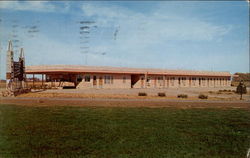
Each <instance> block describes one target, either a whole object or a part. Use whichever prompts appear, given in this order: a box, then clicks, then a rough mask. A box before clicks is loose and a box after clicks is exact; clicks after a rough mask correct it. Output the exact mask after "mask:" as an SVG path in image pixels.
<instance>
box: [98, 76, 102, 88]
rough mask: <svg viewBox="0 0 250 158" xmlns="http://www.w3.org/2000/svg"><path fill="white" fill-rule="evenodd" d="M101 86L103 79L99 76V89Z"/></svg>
mask: <svg viewBox="0 0 250 158" xmlns="http://www.w3.org/2000/svg"><path fill="white" fill-rule="evenodd" d="M102 84H103V79H102V77H101V76H100V77H99V87H100V88H102Z"/></svg>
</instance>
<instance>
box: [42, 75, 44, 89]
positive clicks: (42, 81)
mask: <svg viewBox="0 0 250 158" xmlns="http://www.w3.org/2000/svg"><path fill="white" fill-rule="evenodd" d="M43 80H44V79H43V74H42V88H43Z"/></svg>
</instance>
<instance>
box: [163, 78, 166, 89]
mask: <svg viewBox="0 0 250 158" xmlns="http://www.w3.org/2000/svg"><path fill="white" fill-rule="evenodd" d="M165 82H166V76H165V75H163V88H165V87H166V86H165V85H166V83H165Z"/></svg>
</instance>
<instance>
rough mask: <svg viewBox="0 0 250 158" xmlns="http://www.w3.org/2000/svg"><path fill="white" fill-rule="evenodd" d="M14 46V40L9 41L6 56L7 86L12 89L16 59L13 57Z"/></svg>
mask: <svg viewBox="0 0 250 158" xmlns="http://www.w3.org/2000/svg"><path fill="white" fill-rule="evenodd" d="M13 55H14V52H13V47H12V42H11V41H9V44H8V49H7V56H6V88H7V89H10V90H12V87H11V86H10V82H12V79H13V78H14V65H13V64H14V59H13Z"/></svg>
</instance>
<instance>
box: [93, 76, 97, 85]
mask: <svg viewBox="0 0 250 158" xmlns="http://www.w3.org/2000/svg"><path fill="white" fill-rule="evenodd" d="M96 85H97V81H96V76H93V87H96Z"/></svg>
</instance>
